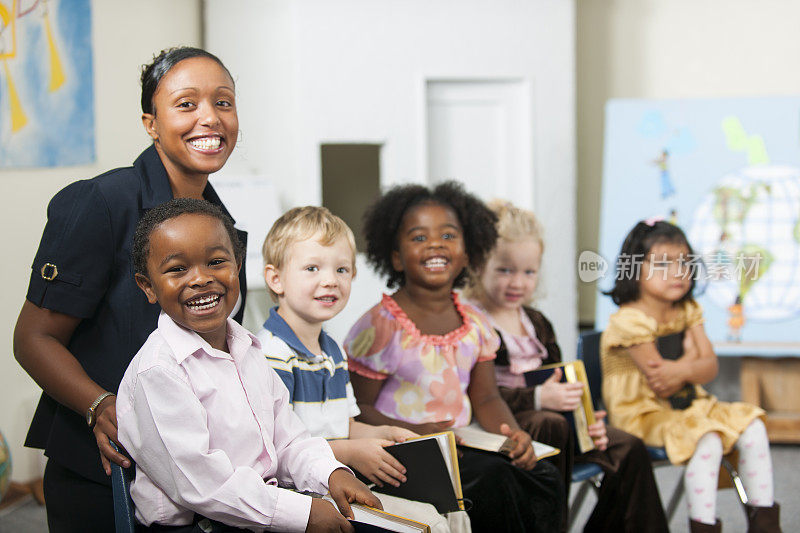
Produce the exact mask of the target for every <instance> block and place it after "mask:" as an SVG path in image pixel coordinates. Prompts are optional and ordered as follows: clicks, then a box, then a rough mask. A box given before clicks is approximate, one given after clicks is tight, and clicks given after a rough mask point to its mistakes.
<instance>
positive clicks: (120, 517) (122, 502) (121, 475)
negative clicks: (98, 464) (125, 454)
mask: <svg viewBox="0 0 800 533" xmlns="http://www.w3.org/2000/svg"><path fill="white" fill-rule="evenodd" d="M111 447H112V448H114V449H115V450H117V451H119V448H117V445H116V444H114V443H113V442H111ZM129 484H130V483H129V481H128V478H127V476H126V475H125V470H124V469H123V468H122V467H121V466H119V465H118V464H116V463H111V488H112V490H113V493H114V528H115V529H114V530H115V531H116V533H135V532H136V519H135V518H134V516H133V500H131V492H130V487H129Z"/></svg>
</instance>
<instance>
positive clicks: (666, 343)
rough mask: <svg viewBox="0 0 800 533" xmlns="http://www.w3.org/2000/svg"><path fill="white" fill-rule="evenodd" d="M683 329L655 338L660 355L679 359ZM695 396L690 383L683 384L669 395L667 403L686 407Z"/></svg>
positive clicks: (677, 407) (674, 407)
mask: <svg viewBox="0 0 800 533" xmlns="http://www.w3.org/2000/svg"><path fill="white" fill-rule="evenodd" d="M685 333H686V332H685V331H679V332H677V333H671V334H670V335H664V336H663V337H658V338H657V339H656V349H657V350H658V353H660V354H661V357H663V358H664V359H670V360H672V361H675V360H677V359H680V357H681V356H682V355H683V338H684V336H685ZM696 397H697V391H696V390H695V387H694V385H693V384H691V383H686V384H684V386H683V388H681V390H679V391H678V392H676V393H675V394H673V395H672V396H670V397H669V398H668V399H669V404H670V405H671V406H672V408H673V409H681V410H683V409H686V408H687V407H689V406H690V405H692V401H694V399H695V398H696Z"/></svg>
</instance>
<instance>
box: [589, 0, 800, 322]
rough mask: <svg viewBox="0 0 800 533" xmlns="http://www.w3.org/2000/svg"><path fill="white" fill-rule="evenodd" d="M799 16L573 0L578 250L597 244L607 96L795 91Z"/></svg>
mask: <svg viewBox="0 0 800 533" xmlns="http://www.w3.org/2000/svg"><path fill="white" fill-rule="evenodd" d="M798 20H800V2H796V1H794V0H760V1H753V0H668V1H667V0H585V1H581V2H578V8H577V82H578V115H577V116H578V191H579V194H578V211H577V212H578V221H579V229H578V250H579V251H580V250H586V249H589V250H597V227H598V223H599V205H600V189H601V187H600V184H601V179H602V171H601V169H602V150H603V106H604V105H605V102H606V100H608V99H609V98H618V97H629V98H682V97H717V96H720V97H722V96H765V95H781V94H791V95H797V94H800V68H798V58H800V33H798V31H797V21H798ZM579 290H580V317H581V320H585V321H592V320H593V319H594V302H595V292H594V285H586V284H581V286H580V288H579ZM601 297H602V296H601Z"/></svg>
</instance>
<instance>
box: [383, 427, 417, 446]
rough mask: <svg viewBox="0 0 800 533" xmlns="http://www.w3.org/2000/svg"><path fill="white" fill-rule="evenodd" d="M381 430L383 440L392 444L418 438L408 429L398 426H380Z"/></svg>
mask: <svg viewBox="0 0 800 533" xmlns="http://www.w3.org/2000/svg"><path fill="white" fill-rule="evenodd" d="M381 428H382V429H383V438H384V439H386V440H391V441H394V442H405V441H407V440H408V439H413V438H414V437H419V435H417V434H416V433H414V432H413V431H411V430H410V429H406V428H401V427H400V426H381Z"/></svg>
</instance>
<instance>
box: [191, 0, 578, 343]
mask: <svg viewBox="0 0 800 533" xmlns="http://www.w3.org/2000/svg"><path fill="white" fill-rule="evenodd" d="M237 6H240V9H238V10H233V9H230V8H229V3H228V2H227V1H225V0H207V2H206V13H205V21H206V39H207V40H206V42H207V43H208V44H209V45H211V46H214V47H219V48H220V50H221V51H222V50H224V51H225V56H226V57H231V63H230V66H231V71H232V72H234V75H235V76H237V77H238V80H237V91H238V92H239V109H240V126H241V128H242V130H243V135H242V136H243V139H242V142H241V143H240V144H239V145H237V150H236V153H235V154H234V156H233V157H232V158H231V161H230V162H229V163H228V165H226V167H225V169H224V170H223V173H227V172H231V173H239V172H240V173H252V174H256V175H264V176H267V177H268V178H270V179H272V180H273V181H274V183H275V186H276V188H277V190H278V191H279V194H280V196H281V204H282V206H283V207H284V208H285V207H290V206H292V205H304V204H314V203H318V202H319V201H320V199H321V198H320V197H321V195H320V155H319V145H320V143H322V142H370V143H372V142H374V143H380V144H383V148H382V150H381V185H382V186H384V187H386V186H390V185H393V184H396V183H404V182H425V181H426V176H425V174H426V164H425V163H426V160H425V152H424V150H423V145H424V138H423V137H424V123H423V120H422V111H421V110H422V109H423V108H424V102H425V100H424V92H423V87H424V85H423V84H424V80H425V79H426V77H435V78H458V79H480V78H483V77H489V78H497V77H507V78H515V79H525V80H527V81H529V83H530V84H531V86H532V93H533V103H532V106H533V108H534V109H533V115H534V117H535V118H534V124H533V129H534V132H533V135H532V137H533V138H534V147H533V150H534V153H533V160H534V166H535V169H534V176H535V178H534V179H535V185H534V187H533V189H534V198H533V199H532V201H531V202H530V205H533V206H534V209H535V210H536V212H537V214H538V215H539V217H540V218H541V220H542V222H543V224H544V227H545V231H546V240H547V253H546V254H545V265H544V274H543V275H544V279H545V280H546V282H545V283H546V286H545V287H544V289H545V290H544V291H543V293H542V294H543V297H542V299H541V300H540V302H539V303H540V305H541V306H542V308H543V309H544V310H545V312H546V313H547V314H548V316H549V317H550V318H551V319H552V320H553V323H554V324H555V326H556V328H557V330H558V335H559V338H560V340H561V341H562V343H563V344H564V346H565V347H570V346H574V345H575V339H576V328H575V325H576V307H577V302H576V292H575V275H574V268H573V263H574V257H575V217H574V212H575V205H574V199H575V191H574V186H575V177H574V175H575V144H574V138H575V130H574V113H575V109H574V99H575V93H574V53H575V50H574V38H575V35H574V16H575V11H574V9H575V8H574V3H573V2H572V1H564V0H532V1H527V2H519V1H515V0H497V1H493V2H489V1H487V0H458V1H454V0H449V1H437V2H429V1H427V0H403V1H389V0H384V1H380V2H376V1H374V0H339V1H337V2H330V1H327V0H294V1H292V2H287V1H285V0H266V1H256V0H248V1H241V2H239V3H238V4H237ZM243 11H244V12H246V16H243ZM233 32H235V34H236V36H237V38H236V39H231V35H232V34H233ZM456 177H457V176H456ZM487 179H491V177H490V176H489V177H487ZM523 201H524V200H523ZM381 289H383V290H385V287H383V286H382V284H381V283H379V281H378V279H377V278H376V277H375V276H372V275H371V273H370V272H369V271H368V270H367V269H366V268H362V267H361V264H359V274H358V277H357V278H356V280H355V283H354V287H353V294H352V296H351V299H350V304H349V305H348V307H347V309H346V310H345V311H344V312H343V313H341V314H340V316H339V317H337V319H334V320H333V321H331V324H329V331H331V333H332V334H333V335H334V336H335V337H337V338H339V339H341V338H342V337H343V335H344V334H345V333H346V331H347V330H348V329H349V326H350V325H352V323H353V321H354V320H355V318H356V317H358V316H359V315H360V314H361V313H362V312H364V311H365V310H366V309H368V308H369V307H371V306H372V305H374V304H375V303H376V302H377V300H378V296H379V292H380V290H381ZM250 296H251V297H250V298H248V302H249V303H248V307H251V306H255V305H257V304H258V303H260V301H262V300H263V299H264V295H263V292H262V294H257V293H256V292H255V291H254V292H251V293H250ZM247 325H250V324H247ZM566 351H567V353H569V350H568V349H567V350H566Z"/></svg>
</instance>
